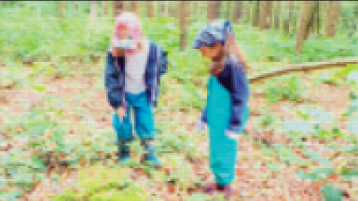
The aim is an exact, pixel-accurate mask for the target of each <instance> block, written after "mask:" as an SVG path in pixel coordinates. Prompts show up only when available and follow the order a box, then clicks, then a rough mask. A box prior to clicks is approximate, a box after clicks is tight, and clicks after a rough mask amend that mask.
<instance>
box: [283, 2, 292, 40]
mask: <svg viewBox="0 0 358 201" xmlns="http://www.w3.org/2000/svg"><path fill="white" fill-rule="evenodd" d="M285 3H286V15H285V20H284V23H283V26H284V29H285V34H287V35H288V34H290V23H291V20H292V12H293V5H294V1H286V2H285Z"/></svg>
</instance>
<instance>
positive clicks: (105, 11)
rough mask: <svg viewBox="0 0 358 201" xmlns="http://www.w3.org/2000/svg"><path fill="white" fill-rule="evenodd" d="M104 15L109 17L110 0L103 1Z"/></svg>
mask: <svg viewBox="0 0 358 201" xmlns="http://www.w3.org/2000/svg"><path fill="white" fill-rule="evenodd" d="M102 6H103V17H108V1H102Z"/></svg>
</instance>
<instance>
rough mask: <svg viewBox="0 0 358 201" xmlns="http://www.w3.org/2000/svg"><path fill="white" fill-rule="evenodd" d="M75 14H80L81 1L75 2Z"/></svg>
mask: <svg viewBox="0 0 358 201" xmlns="http://www.w3.org/2000/svg"><path fill="white" fill-rule="evenodd" d="M74 4H75V13H76V15H78V13H80V1H75V2H74Z"/></svg>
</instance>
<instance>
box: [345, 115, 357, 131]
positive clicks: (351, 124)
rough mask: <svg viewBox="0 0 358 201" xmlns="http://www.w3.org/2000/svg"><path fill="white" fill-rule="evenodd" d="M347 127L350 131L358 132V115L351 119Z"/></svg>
mask: <svg viewBox="0 0 358 201" xmlns="http://www.w3.org/2000/svg"><path fill="white" fill-rule="evenodd" d="M347 128H348V130H349V131H350V132H352V133H354V134H358V117H356V118H354V119H350V120H349V121H348V123H347Z"/></svg>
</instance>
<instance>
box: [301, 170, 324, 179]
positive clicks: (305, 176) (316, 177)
mask: <svg viewBox="0 0 358 201" xmlns="http://www.w3.org/2000/svg"><path fill="white" fill-rule="evenodd" d="M297 176H298V177H299V178H301V179H312V180H318V179H319V177H318V175H317V174H312V173H309V174H306V173H304V172H303V171H300V172H298V173H297Z"/></svg>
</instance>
